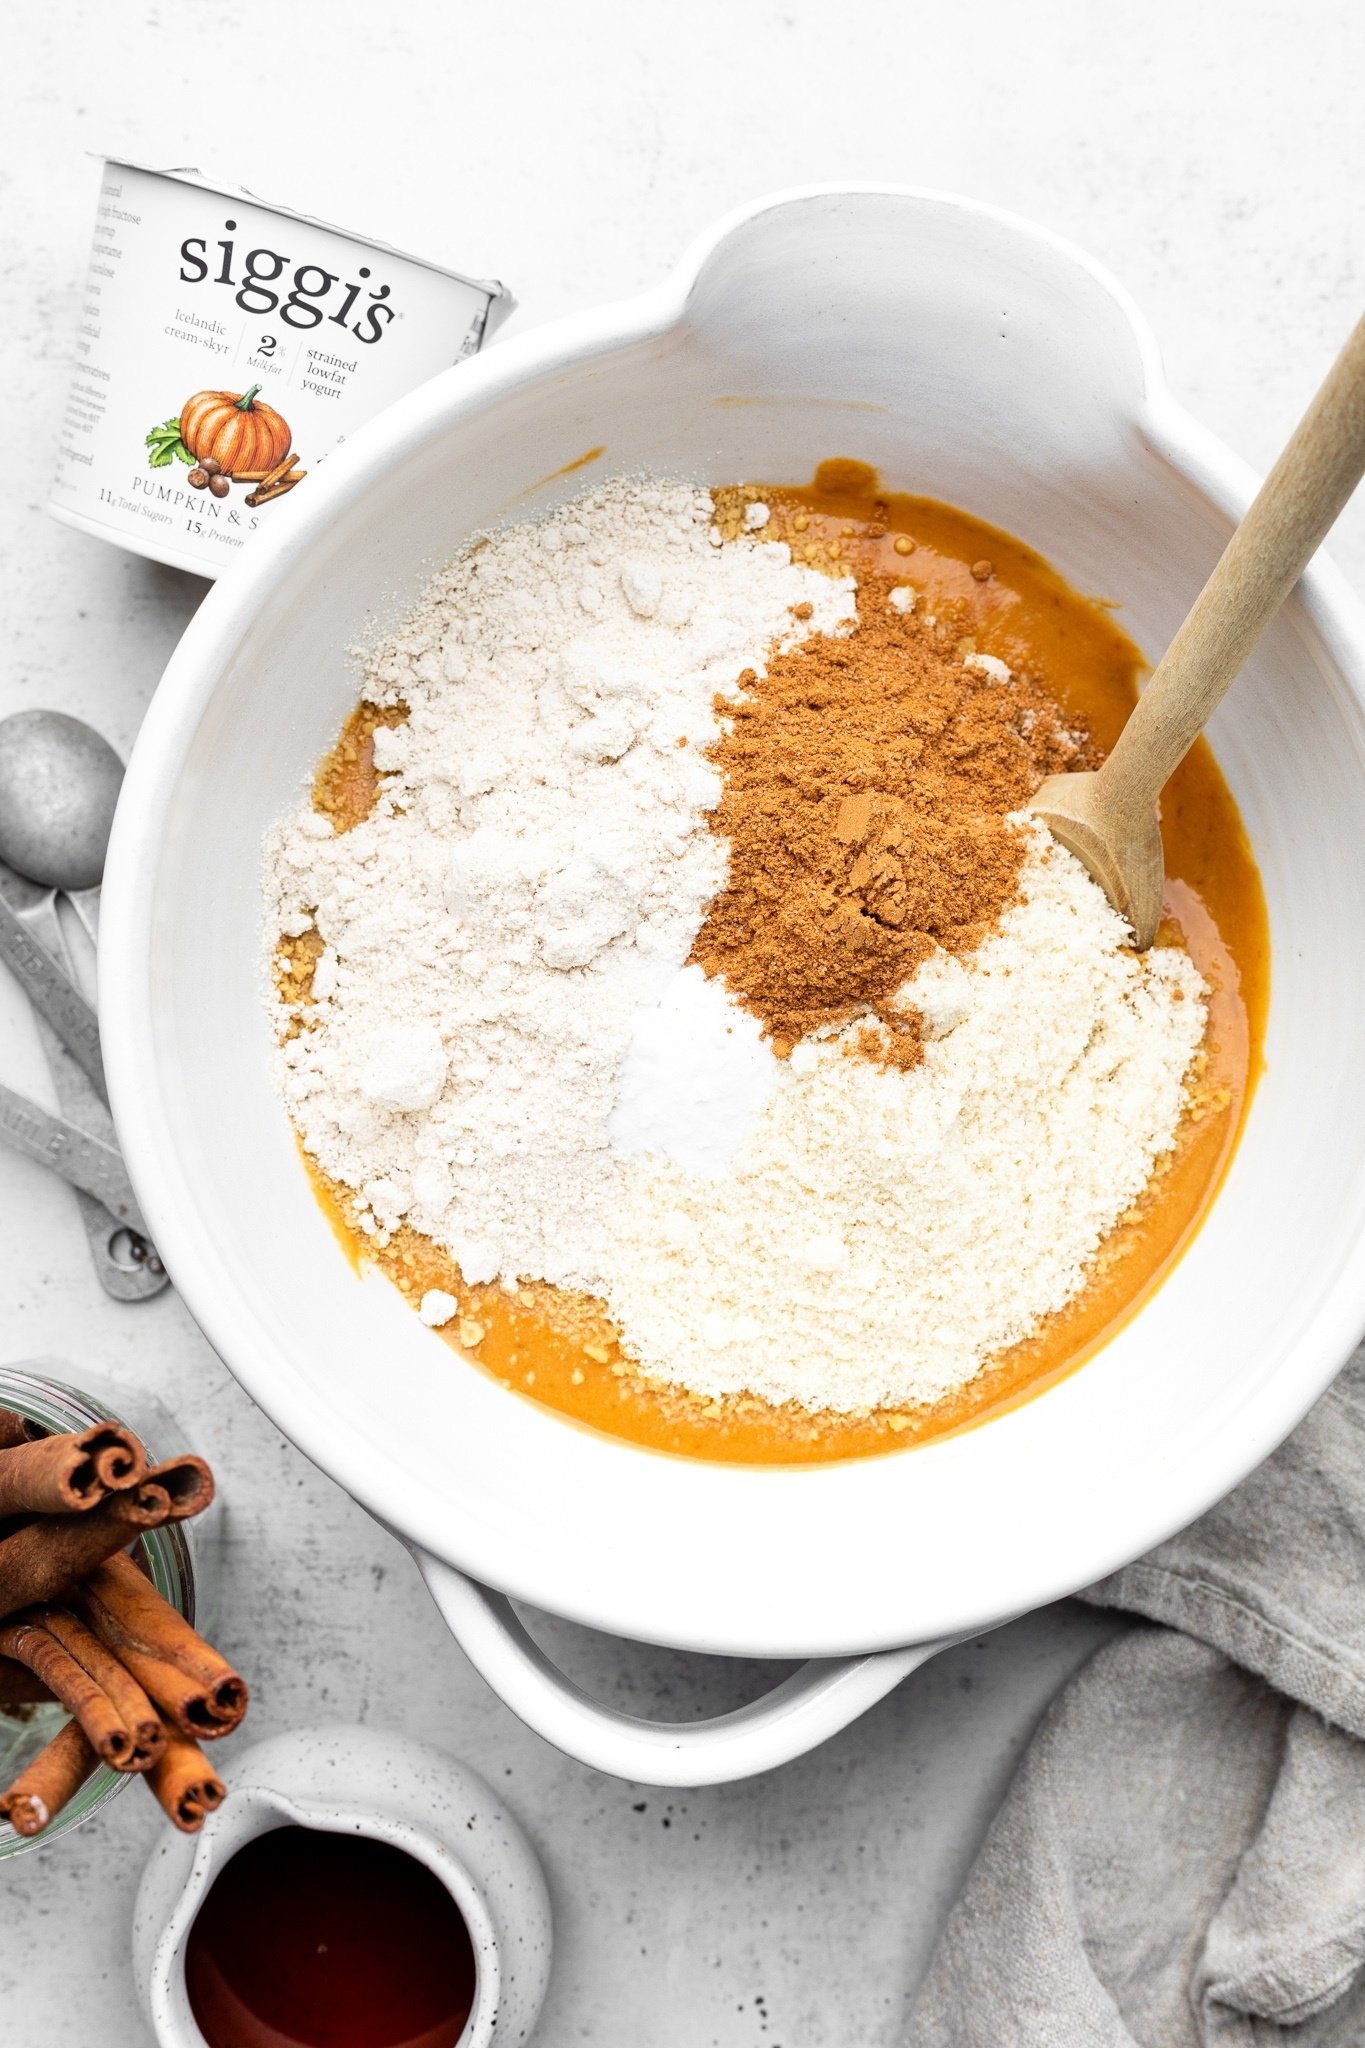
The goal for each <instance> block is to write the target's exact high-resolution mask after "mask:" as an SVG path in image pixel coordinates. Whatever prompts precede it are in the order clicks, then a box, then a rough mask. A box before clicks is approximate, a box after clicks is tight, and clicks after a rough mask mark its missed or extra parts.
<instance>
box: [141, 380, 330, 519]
mask: <svg viewBox="0 0 1365 2048" xmlns="http://www.w3.org/2000/svg"><path fill="white" fill-rule="evenodd" d="M260 388H261V387H260V385H259V384H253V385H252V387H251V389H250V390H249V391H196V392H195V394H194V396H193V398H188V399H186V401H185V403H184V405H183V407H182V408H181V411H180V416H179V418H176V417H175V415H174V414H172V416H171V418H170V419H168V420H163V421H162V422H161V424H160V426H156V427H153V428H152V430H151V432H150V433H149V434H148V435H147V443H146V445H147V449H148V455H147V460H148V462H149V463H150V465H151V467H152V468H153V469H164V468H165V467H166V466H167V464H168V463H170V462H172V461H175V462H183V463H184V464H185V465H186V466H187V468H188V469H189V472H190V473H189V475H188V477H187V478H186V479H185V481H186V482H187V483H188V484H189V485H190V487H191V489H192V490H196V491H210V492H211V493H212V494H213V496H214V497H215V498H225V497H227V495H228V492H229V491H230V490H231V488H232V486H233V484H234V483H238V484H251V485H252V486H253V487H254V488H253V489H252V491H251V492H250V495H249V496H248V498H247V504H248V505H251V506H257V505H268V504H269V503H270V501H271V499H272V498H282V497H284V495H285V493H286V492H288V491H292V490H293V488H294V486H295V484H297V483H302V481H303V479H304V477H305V476H306V475H307V471H306V470H302V469H300V468H299V466H298V462H299V458H298V456H297V455H295V454H293V453H292V452H291V447H292V441H293V435H292V432H291V429H290V426H289V422H288V420H286V419H285V417H284V415H283V414H282V413H278V412H276V410H275V408H274V406H273V405H264V404H262V402H261V400H260V398H259V397H258V395H257V394H258V393H259V391H260Z"/></svg>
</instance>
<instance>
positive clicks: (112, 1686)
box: [34, 1607, 166, 1771]
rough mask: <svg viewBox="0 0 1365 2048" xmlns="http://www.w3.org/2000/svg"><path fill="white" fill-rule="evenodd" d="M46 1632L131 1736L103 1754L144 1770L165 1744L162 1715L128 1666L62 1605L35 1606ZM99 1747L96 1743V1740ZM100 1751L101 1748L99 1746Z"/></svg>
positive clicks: (119, 1765)
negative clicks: (125, 1747) (121, 1748)
mask: <svg viewBox="0 0 1365 2048" xmlns="http://www.w3.org/2000/svg"><path fill="white" fill-rule="evenodd" d="M34 1613H35V1615H36V1616H38V1617H40V1618H41V1620H42V1624H43V1627H44V1628H45V1629H46V1630H47V1632H48V1634H49V1635H50V1636H52V1637H54V1638H55V1639H56V1641H57V1642H58V1643H60V1645H61V1647H62V1648H63V1649H64V1650H65V1651H66V1652H67V1654H68V1656H70V1657H72V1658H73V1659H74V1660H75V1662H76V1663H77V1664H79V1665H80V1667H81V1669H82V1670H83V1671H84V1672H85V1673H86V1675H87V1676H88V1677H89V1679H90V1680H91V1682H92V1683H93V1684H95V1685H97V1686H98V1687H99V1689H100V1691H101V1692H102V1693H103V1694H104V1695H105V1697H106V1698H107V1699H108V1701H109V1704H110V1705H111V1706H112V1707H113V1709H114V1711H115V1713H116V1714H117V1715H118V1718H119V1721H120V1724H121V1725H122V1726H123V1727H124V1728H126V1729H127V1730H128V1732H129V1734H130V1736H131V1737H132V1748H131V1750H130V1751H129V1752H128V1754H127V1755H125V1756H122V1757H111V1756H105V1759H104V1760H105V1762H106V1763H112V1764H113V1766H114V1768H115V1770H119V1771H145V1770H146V1769H147V1768H148V1767H149V1766H150V1765H151V1764H153V1763H155V1761H156V1759H157V1758H158V1757H159V1756H160V1754H161V1752H162V1750H163V1749H164V1748H165V1746H166V1730H165V1728H164V1726H163V1725H162V1720H161V1716H160V1715H159V1714H158V1713H157V1710H156V1708H155V1707H154V1706H153V1705H152V1703H151V1701H150V1700H149V1699H148V1697H147V1695H146V1693H145V1692H144V1691H143V1689H142V1687H141V1686H140V1685H139V1684H138V1682H137V1680H136V1679H135V1678H134V1676H133V1674H132V1672H131V1671H129V1669H128V1667H127V1666H126V1665H125V1664H123V1663H121V1662H120V1661H119V1659H118V1658H117V1657H116V1656H115V1655H114V1653H113V1651H112V1650H110V1649H107V1648H106V1647H105V1645H104V1644H103V1643H102V1642H101V1641H100V1639H99V1637H98V1636H97V1635H96V1634H95V1633H94V1631H93V1630H92V1629H90V1628H88V1627H87V1626H86V1624H85V1623H84V1622H83V1621H82V1620H81V1618H80V1616H79V1615H76V1614H72V1613H71V1612H70V1611H69V1610H68V1609H67V1608H65V1607H42V1608H36V1609H35V1610H34ZM96 1747H97V1748H98V1744H96ZM100 1754H101V1755H104V1752H103V1751H102V1750H101V1752H100Z"/></svg>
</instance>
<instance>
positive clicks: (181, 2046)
mask: <svg viewBox="0 0 1365 2048" xmlns="http://www.w3.org/2000/svg"><path fill="white" fill-rule="evenodd" d="M287 1826H297V1827H309V1828H331V1829H334V1830H337V1831H339V1832H344V1833H357V1834H364V1835H370V1836H373V1837H374V1838H375V1839H376V1840H377V1841H383V1842H389V1843H391V1844H392V1845H393V1847H395V1848H397V1849H404V1850H406V1851H407V1853H408V1854H409V1855H410V1856H415V1857H416V1858H417V1859H418V1861H419V1862H422V1863H425V1864H426V1865H427V1867H428V1869H430V1870H432V1871H433V1872H434V1873H435V1874H436V1876H437V1877H438V1878H440V1880H441V1882H442V1883H443V1884H444V1885H445V1886H446V1887H447V1888H448V1889H449V1891H450V1893H451V1895H452V1897H453V1898H454V1900H455V1902H456V1904H457V1905H458V1907H459V1909H460V1912H461V1914H462V1915H463V1917H464V1921H465V1925H466V1926H467V1927H468V1929H469V1935H470V1939H471V1941H472V1942H473V1945H474V1958H475V1965H476V1970H477V1979H476V1986H475V1994H474V2008H473V2011H472V2012H471V2013H470V2016H469V2023H468V2025H467V2026H466V2028H465V2030H464V2032H463V2034H461V2036H460V2048H490V2044H492V2043H494V2042H496V2043H497V2048H518V2044H519V2043H521V2042H523V2041H526V2040H528V2039H529V2038H530V2034H531V2030H532V2028H533V2027H534V2025H535V2022H536V2017H537V2015H538V2013H539V2011H540V2007H541V2003H542V2001H543V1999H544V1996H545V1987H546V1984H547V1983H548V1981H549V1975H550V1947H551V1942H550V1902H549V1897H548V1895H547V1893H546V1890H545V1880H544V1878H543V1877H542V1875H541V1871H540V1865H539V1864H538V1863H537V1861H536V1858H535V1854H534V1852H533V1851H532V1849H531V1846H530V1844H529V1842H528V1841H527V1840H526V1837H525V1835H524V1834H523V1833H522V1831H521V1828H520V1827H519V1826H518V1824H517V1822H516V1821H515V1820H514V1819H513V1818H512V1816H511V1814H510V1813H509V1812H508V1811H507V1808H506V1806H505V1805H504V1804H503V1802H502V1800H501V1799H500V1798H499V1797H498V1795H497V1794H496V1793H495V1792H494V1791H493V1789H492V1787H491V1786H489V1785H487V1784H485V1783H484V1781H483V1779H482V1778H481V1777H479V1776H478V1774H477V1773H476V1772H474V1771H471V1770H470V1769H468V1767H467V1766H466V1765H464V1764H462V1763H459V1762H457V1761H456V1759H455V1758H454V1757H452V1756H447V1755H446V1753H445V1751H444V1750H440V1749H435V1748H433V1747H432V1746H431V1745H430V1744H429V1743H425V1742H411V1741H408V1740H407V1739H405V1738H404V1737H402V1736H398V1735H389V1734H386V1733H385V1732H384V1731H383V1730H381V1729H375V1728H352V1727H332V1728H328V1727H324V1728H314V1729H307V1730H302V1731H300V1732H297V1733H295V1734H291V1735H279V1736H276V1737H274V1738H273V1739H272V1740H271V1741H269V1742H262V1743H258V1744H257V1746H256V1747H255V1748H254V1749H249V1750H246V1751H245V1752H243V1753H241V1754H234V1756H233V1759H232V1790H231V1793H230V1795H229V1797H228V1799H227V1802H226V1804H225V1805H223V1806H222V1807H220V1808H219V1810H218V1812H217V1813H215V1814H212V1815H211V1816H210V1817H209V1819H208V1820H207V1821H206V1822H205V1824H204V1828H203V1831H202V1833H201V1834H198V1835H179V1834H173V1833H172V1832H171V1831H170V1830H169V1829H168V1830H167V1831H166V1832H165V1833H164V1834H163V1836H162V1838H161V1840H160V1842H159V1844H158V1846H157V1849H156V1852H155V1854H154V1855H153V1856H152V1859H151V1861H150V1863H149V1864H148V1865H147V1869H146V1871H145V1873H144V1875H143V1879H142V1885H141V1888H140V1890H139V1892H138V1897H137V1909H136V1913H135V1916H134V1922H133V1962H134V1968H135V1971H136V1974H137V1980H138V1985H139V1988H140V1990H141V1993H142V1998H143V2002H144V2005H145V2007H146V2011H147V2017H148V2020H149V2022H150V2024H151V2028H152V2032H153V2034H154V2035H155V2037H156V2039H157V2041H158V2043H159V2044H160V2048H204V2037H203V2035H202V2034H201V2033H200V2031H199V2028H198V2026H197V2025H196V2024H195V2020H194V2015H193V2014H192V2013H191V2011H190V2005H189V1998H188V1996H187V1994H186V1990H185V1941H186V1937H187V1936H188V1934H189V1930H190V1924H191V1922H192V1921H193V1919H194V1916H195V1914H196V1913H197V1912H198V1910H199V1907H200V1904H201V1902H202V1901H203V1899H204V1898H205V1896H206V1895H207V1892H208V1889H209V1886H210V1885H211V1884H212V1882H213V1880H214V1878H215V1876H216V1875H217V1873H218V1871H219V1870H220V1869H221V1868H222V1867H223V1865H224V1864H225V1863H226V1862H227V1861H228V1860H229V1859H230V1858H231V1857H232V1856H233V1855H234V1854H235V1853H236V1852H237V1850H238V1849H240V1848H242V1847H244V1845H245V1844H246V1843H247V1842H249V1841H252V1840H254V1838H255V1837H256V1836H257V1835H262V1834H266V1833H267V1832H268V1831H269V1830H270V1829H271V1828H277V1827H287Z"/></svg>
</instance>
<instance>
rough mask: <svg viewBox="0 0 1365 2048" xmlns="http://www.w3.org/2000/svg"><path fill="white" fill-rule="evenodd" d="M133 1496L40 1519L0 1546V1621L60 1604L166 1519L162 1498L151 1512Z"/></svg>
mask: <svg viewBox="0 0 1365 2048" xmlns="http://www.w3.org/2000/svg"><path fill="white" fill-rule="evenodd" d="M137 1492H138V1489H136V1488H134V1489H133V1490H132V1491H131V1492H128V1493H109V1494H106V1495H105V1497H104V1499H103V1500H102V1501H100V1502H99V1504H98V1505H97V1506H96V1507H93V1508H91V1509H89V1511H88V1512H86V1513H82V1514H76V1515H42V1516H40V1517H39V1518H38V1519H37V1520H36V1521H33V1522H29V1523H27V1524H26V1525H25V1526H24V1527H23V1528H22V1529H16V1530H15V1531H14V1533H13V1534H12V1535H10V1536H6V1537H5V1538H4V1539H3V1540H2V1541H0V1618H3V1617H4V1616H6V1615H9V1614H15V1613H17V1612H18V1611H19V1609H20V1608H22V1607H32V1606H35V1605H36V1604H37V1603H38V1602H39V1601H43V1600H58V1599H60V1598H61V1596H62V1595H63V1594H64V1593H67V1592H69V1591H70V1589H71V1588H72V1586H74V1585H75V1583H76V1581H77V1580H78V1579H83V1578H84V1577H85V1575H86V1573H87V1572H91V1571H93V1570H94V1569H95V1567H96V1565H100V1564H103V1562H104V1560H105V1559H106V1558H108V1557H112V1556H114V1555H115V1553H116V1552H118V1551H120V1550H123V1549H124V1548H126V1546H127V1545H128V1544H129V1543H131V1542H132V1540H133V1538H134V1537H135V1536H136V1535H138V1534H140V1533H141V1532H142V1531H143V1530H144V1529H147V1528H155V1527H156V1526H157V1521H158V1519H159V1520H160V1521H165V1520H167V1519H168V1517H169V1514H170V1504H169V1500H168V1499H167V1497H166V1496H165V1494H164V1493H163V1494H162V1500H163V1502H164V1503H165V1505H164V1506H163V1507H161V1508H160V1509H159V1510H157V1509H155V1508H149V1507H148V1506H147V1504H146V1503H142V1502H139V1500H138V1498H137ZM149 1515H151V1517H152V1518H151V1519H150V1520H149V1519H148V1516H149ZM133 1568H134V1569H136V1567H133Z"/></svg>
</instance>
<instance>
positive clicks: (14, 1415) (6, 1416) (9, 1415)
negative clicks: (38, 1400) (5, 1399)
mask: <svg viewBox="0 0 1365 2048" xmlns="http://www.w3.org/2000/svg"><path fill="white" fill-rule="evenodd" d="M45 1434H46V1431H45V1430H44V1429H43V1426H42V1424H41V1423H40V1422H30V1420H29V1418H28V1417H27V1415H20V1414H19V1412H18V1410H17V1409H14V1408H0V1451H9V1450H13V1448H14V1447H15V1445H16V1444H31V1443H33V1442H35V1441H36V1439H37V1438H38V1437H40V1436H44V1435H45Z"/></svg>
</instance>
